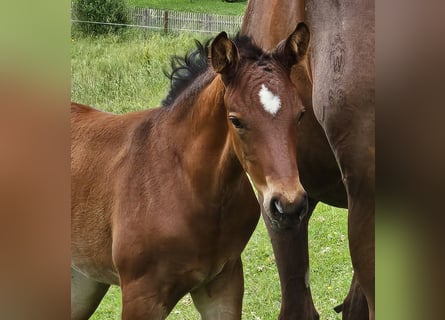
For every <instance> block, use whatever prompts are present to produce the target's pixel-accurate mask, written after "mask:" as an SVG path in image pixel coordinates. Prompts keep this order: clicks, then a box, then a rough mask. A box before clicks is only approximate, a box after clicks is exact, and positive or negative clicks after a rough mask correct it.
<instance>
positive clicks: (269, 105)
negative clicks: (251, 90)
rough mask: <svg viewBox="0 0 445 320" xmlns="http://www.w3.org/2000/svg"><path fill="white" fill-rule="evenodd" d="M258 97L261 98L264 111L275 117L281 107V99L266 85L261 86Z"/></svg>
mask: <svg viewBox="0 0 445 320" xmlns="http://www.w3.org/2000/svg"><path fill="white" fill-rule="evenodd" d="M258 95H259V96H260V101H261V103H262V104H263V108H264V110H266V111H267V112H269V113H270V114H271V115H273V116H275V114H276V113H277V112H278V110H280V107H281V101H280V97H278V96H276V95H274V94H273V93H272V92H271V91H270V90H269V89H267V87H266V86H265V85H264V84H262V85H261V90H260V92H259V93H258Z"/></svg>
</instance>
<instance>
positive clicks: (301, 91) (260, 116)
mask: <svg viewBox="0 0 445 320" xmlns="http://www.w3.org/2000/svg"><path fill="white" fill-rule="evenodd" d="M243 41H244V43H243ZM249 41H250V40H248V39H244V40H243V39H241V40H239V41H235V42H232V41H231V40H229V39H228V38H227V35H226V34H225V33H221V34H219V35H218V36H217V37H216V38H215V40H214V41H213V43H212V45H211V47H210V58H211V62H212V66H213V68H214V69H215V71H216V72H217V73H219V74H220V75H221V79H222V81H223V83H224V86H225V88H226V89H225V96H224V101H225V107H226V111H227V121H229V135H230V139H231V143H232V146H233V148H234V150H235V153H236V155H237V157H238V158H239V160H240V162H241V164H242V166H243V167H244V169H245V170H246V172H247V173H248V174H249V176H250V178H251V180H252V182H253V184H254V186H255V188H256V189H257V190H258V192H259V194H260V198H261V199H262V201H263V203H262V204H263V207H264V210H265V213H266V214H267V215H268V217H269V218H270V220H271V222H272V225H274V226H275V227H276V228H288V227H291V226H293V225H295V222H298V221H299V220H300V219H301V218H302V217H303V216H304V215H305V214H306V213H307V206H308V203H307V195H306V192H305V190H304V188H303V186H302V185H301V183H300V179H299V175H298V168H297V146H296V143H297V131H298V124H299V122H300V121H301V120H302V118H303V115H304V112H305V107H309V104H310V103H311V93H310V91H311V90H310V85H309V79H308V77H307V72H303V71H304V70H303V69H304V67H303V64H304V59H305V57H306V52H307V48H308V43H309V30H308V28H307V27H306V25H305V24H303V23H300V24H299V25H298V26H297V28H296V29H295V31H294V32H293V33H292V34H291V35H290V36H289V37H288V38H287V39H286V40H283V41H282V42H281V43H280V44H278V46H277V47H276V48H274V49H273V50H272V51H269V52H264V51H262V50H261V49H259V48H258V47H256V46H255V45H253V44H252V43H251V42H250V43H249ZM246 42H247V43H246ZM292 68H300V69H301V75H300V76H299V77H296V79H295V80H294V81H291V77H290V74H291V69H292Z"/></svg>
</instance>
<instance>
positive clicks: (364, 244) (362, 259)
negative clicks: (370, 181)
mask: <svg viewBox="0 0 445 320" xmlns="http://www.w3.org/2000/svg"><path fill="white" fill-rule="evenodd" d="M349 197H350V200H349V203H350V206H349V213H348V234H349V248H350V252H351V260H352V265H353V267H354V276H356V277H357V281H358V283H359V284H360V290H358V291H360V292H363V294H364V295H365V297H366V300H367V302H368V307H369V319H370V320H374V319H375V315H374V312H375V305H374V302H375V283H374V281H375V267H374V261H375V258H374V239H375V237H374V195H373V194H372V195H366V193H365V192H364V194H362V195H358V194H356V195H353V196H351V195H349ZM354 197H355V199H354ZM364 198H365V199H364ZM351 319H352V318H351ZM354 319H355V318H354Z"/></svg>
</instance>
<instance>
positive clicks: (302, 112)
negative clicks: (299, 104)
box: [297, 109, 306, 123]
mask: <svg viewBox="0 0 445 320" xmlns="http://www.w3.org/2000/svg"><path fill="white" fill-rule="evenodd" d="M305 113H306V109H303V110H301V112H300V114H299V115H298V119H297V122H298V123H299V122H300V121H301V119H302V118H303V116H304V114H305Z"/></svg>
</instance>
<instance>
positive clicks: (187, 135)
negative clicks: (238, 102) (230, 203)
mask: <svg viewBox="0 0 445 320" xmlns="http://www.w3.org/2000/svg"><path fill="white" fill-rule="evenodd" d="M224 90H225V89H224V85H223V83H222V81H221V78H220V77H219V76H216V77H215V78H214V79H213V80H212V81H211V82H210V83H209V84H208V85H207V86H205V87H204V88H202V90H199V93H198V94H197V96H196V98H195V99H191V100H189V99H185V100H186V103H187V100H188V103H191V102H190V101H193V102H192V103H193V105H178V107H180V108H187V109H188V112H187V113H184V112H182V114H183V116H181V118H182V119H180V120H179V121H180V123H178V125H177V127H178V128H181V129H180V130H181V131H182V132H181V133H180V134H181V140H182V141H183V143H182V146H181V147H182V148H183V159H184V162H183V163H184V166H185V169H186V170H185V172H188V173H189V174H190V179H191V183H192V184H193V185H194V187H195V188H198V189H200V191H202V192H206V193H207V194H208V193H209V192H210V193H213V194H214V195H217V196H220V194H221V190H222V189H227V188H232V187H233V185H234V184H237V183H239V182H240V179H241V177H242V176H243V174H244V173H243V169H242V167H241V164H240V162H239V160H238V158H237V157H236V156H235V153H234V151H233V148H232V145H231V142H230V137H229V130H228V121H227V111H226V108H225V106H224ZM179 112H181V111H179Z"/></svg>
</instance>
